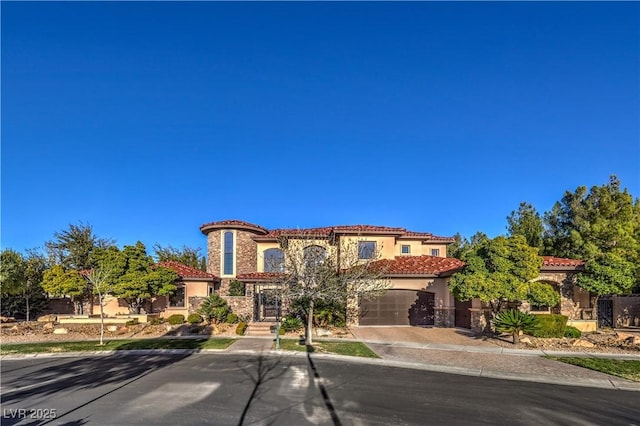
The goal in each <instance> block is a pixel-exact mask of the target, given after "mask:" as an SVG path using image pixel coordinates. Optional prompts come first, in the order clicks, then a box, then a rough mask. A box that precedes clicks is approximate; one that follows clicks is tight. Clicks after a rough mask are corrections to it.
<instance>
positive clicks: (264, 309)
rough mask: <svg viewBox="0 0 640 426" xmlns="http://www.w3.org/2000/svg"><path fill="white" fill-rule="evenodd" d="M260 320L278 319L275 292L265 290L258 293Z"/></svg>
mask: <svg viewBox="0 0 640 426" xmlns="http://www.w3.org/2000/svg"><path fill="white" fill-rule="evenodd" d="M260 311H261V312H260V313H261V318H260V319H266V318H269V319H271V318H273V319H276V318H280V300H279V298H278V295H277V293H276V291H275V290H269V289H265V290H262V291H261V292H260Z"/></svg>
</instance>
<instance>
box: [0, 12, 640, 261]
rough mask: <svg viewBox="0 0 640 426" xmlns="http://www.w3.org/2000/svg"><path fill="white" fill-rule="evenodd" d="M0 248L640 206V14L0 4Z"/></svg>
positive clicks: (455, 225) (449, 225)
mask: <svg viewBox="0 0 640 426" xmlns="http://www.w3.org/2000/svg"><path fill="white" fill-rule="evenodd" d="M1 8H2V9H1V13H2V217H1V219H2V247H3V248H7V247H11V248H14V249H17V250H24V249H26V248H31V247H37V246H41V245H42V244H43V242H44V241H45V240H48V239H51V238H52V236H53V233H54V232H55V231H59V230H62V229H66V228H67V227H68V225H69V224H70V223H78V222H81V221H82V222H84V223H89V224H91V225H92V226H93V228H94V230H95V232H96V233H97V234H98V235H99V236H102V237H110V238H114V239H116V240H117V242H118V244H119V245H123V244H132V243H134V242H135V241H137V240H140V241H142V242H144V243H145V244H147V246H148V247H150V246H152V245H153V244H154V243H160V244H162V245H167V244H171V245H174V246H182V245H185V244H186V245H188V246H194V247H203V248H204V246H205V237H204V236H203V235H202V234H201V233H200V232H199V230H198V228H199V226H200V225H201V224H203V223H206V222H211V221H216V220H223V219H230V218H237V219H242V220H247V221H250V222H254V223H257V224H260V225H262V226H265V227H268V228H276V227H313V226H326V225H338V224H359V223H364V224H374V225H387V226H400V227H405V228H408V229H411V230H416V231H425V232H433V233H435V234H437V235H453V234H455V233H456V232H460V233H462V234H463V235H465V236H470V235H472V234H473V233H475V232H476V231H479V230H480V231H483V232H485V233H487V234H489V235H490V236H496V235H499V234H501V233H504V232H505V226H506V219H505V218H506V216H507V215H508V214H509V213H510V212H511V211H512V210H515V209H517V207H518V204H519V203H520V202H521V201H528V202H530V203H532V204H533V205H534V206H535V207H536V208H537V209H538V211H540V212H544V211H546V210H549V209H550V208H551V206H552V205H553V203H554V202H555V201H558V200H559V199H560V198H561V197H562V195H563V193H564V191H566V190H572V191H573V190H575V188H576V187H577V186H580V185H585V186H588V187H590V186H593V185H602V184H605V183H606V182H607V181H608V177H609V175H611V174H616V175H618V177H619V178H620V179H621V181H622V185H623V186H624V187H627V188H628V189H629V191H630V192H631V193H632V194H633V195H634V196H635V197H637V196H638V195H639V194H640V170H639V169H640V142H639V124H638V123H639V121H638V117H639V116H640V106H639V105H640V102H639V96H640V95H639V94H640V87H639V85H640V78H639V77H638V76H639V75H640V67H639V56H640V55H639V52H640V48H639V44H640V29H639V27H640V24H639V22H640V19H639V18H640V5H639V4H638V3H636V2H623V3H606V2H605V3H592V2H559V3H555V2H524V3H511V2H496V3H487V2H472V3H457V2H404V3H383V2H375V3H369V2H354V3H340V2H325V3H321V2H313V3H307V2H286V3H273V2H259V3H244V2H243V3H223V2H192V3H173V2H141V3H128V2H104V3H101V2H87V3H80V2H60V3H48V2H45V3H34V2H15V3H14V2H2V4H1Z"/></svg>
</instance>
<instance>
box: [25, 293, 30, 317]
mask: <svg viewBox="0 0 640 426" xmlns="http://www.w3.org/2000/svg"><path fill="white" fill-rule="evenodd" d="M23 294H24V301H25V304H26V306H25V307H26V310H27V312H26V314H27V322H29V321H30V319H29V292H26V291H25V292H23Z"/></svg>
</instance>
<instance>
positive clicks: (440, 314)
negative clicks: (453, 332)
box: [433, 307, 456, 327]
mask: <svg viewBox="0 0 640 426" xmlns="http://www.w3.org/2000/svg"><path fill="white" fill-rule="evenodd" d="M455 323H456V311H455V308H449V307H447V308H435V309H434V321H433V325H434V326H435V327H455Z"/></svg>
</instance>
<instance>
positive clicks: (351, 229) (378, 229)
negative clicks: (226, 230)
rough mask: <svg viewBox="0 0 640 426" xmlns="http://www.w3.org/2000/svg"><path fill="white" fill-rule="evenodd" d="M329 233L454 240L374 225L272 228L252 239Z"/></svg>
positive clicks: (324, 235)
mask: <svg viewBox="0 0 640 426" xmlns="http://www.w3.org/2000/svg"><path fill="white" fill-rule="evenodd" d="M331 234H385V235H389V234H391V235H397V236H398V237H400V238H407V237H408V238H421V239H423V240H427V241H439V242H443V243H448V242H449V243H450V242H454V241H455V239H454V238H453V237H438V236H435V235H433V234H432V233H430V232H413V231H407V230H406V229H404V228H393V227H389V226H375V225H337V226H325V227H321V228H289V229H273V230H270V231H269V232H268V233H267V234H265V235H256V236H255V237H253V239H254V240H256V241H272V240H276V239H278V237H281V236H289V237H295V236H299V237H312V238H313V237H315V238H328V237H330V236H331Z"/></svg>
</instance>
